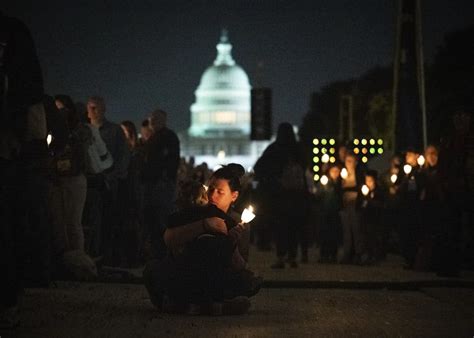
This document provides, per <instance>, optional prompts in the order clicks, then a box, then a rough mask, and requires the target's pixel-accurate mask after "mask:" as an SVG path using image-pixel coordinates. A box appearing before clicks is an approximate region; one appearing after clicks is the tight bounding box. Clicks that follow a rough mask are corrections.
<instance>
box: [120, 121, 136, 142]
mask: <svg viewBox="0 0 474 338" xmlns="http://www.w3.org/2000/svg"><path fill="white" fill-rule="evenodd" d="M120 124H121V125H122V126H124V127H125V129H127V131H128V135H130V138H131V139H132V140H135V141H136V140H137V138H138V134H137V128H136V127H135V124H134V123H133V122H132V121H129V120H126V121H122V123H120Z"/></svg>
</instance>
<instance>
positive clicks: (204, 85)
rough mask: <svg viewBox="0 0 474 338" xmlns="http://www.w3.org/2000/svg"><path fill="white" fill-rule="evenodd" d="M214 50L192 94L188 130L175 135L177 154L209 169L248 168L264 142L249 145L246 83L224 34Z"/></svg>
mask: <svg viewBox="0 0 474 338" xmlns="http://www.w3.org/2000/svg"><path fill="white" fill-rule="evenodd" d="M216 49H217V56H216V59H215V60H214V63H213V64H212V65H211V66H209V67H208V68H207V69H206V70H205V71H204V73H203V75H202V76H201V80H200V82H199V86H198V88H197V89H196V91H195V93H194V94H195V102H194V103H193V104H192V105H191V107H190V111H191V126H190V128H189V129H188V130H187V131H186V132H185V133H179V137H180V141H181V152H182V154H183V156H185V157H190V156H193V157H194V158H195V163H196V164H200V163H202V162H206V163H207V164H208V165H209V167H210V168H214V167H215V166H217V165H222V164H226V163H230V162H237V163H240V164H242V165H244V167H245V166H246V167H247V168H248V167H251V166H253V164H255V162H256V160H257V158H258V156H259V155H260V154H261V152H262V151H263V149H265V147H266V146H267V145H268V142H267V141H258V142H257V141H250V111H251V107H250V90H251V86H250V81H249V78H248V76H247V73H246V72H245V71H244V70H243V69H242V67H240V66H239V65H237V64H236V62H235V60H234V59H233V57H232V54H231V52H232V45H231V44H230V42H229V38H228V35H227V31H225V30H223V31H222V34H221V37H220V41H219V43H218V44H217V46H216Z"/></svg>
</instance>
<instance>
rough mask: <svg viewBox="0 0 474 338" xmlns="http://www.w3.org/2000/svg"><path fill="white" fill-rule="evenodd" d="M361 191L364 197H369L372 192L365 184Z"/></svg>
mask: <svg viewBox="0 0 474 338" xmlns="http://www.w3.org/2000/svg"><path fill="white" fill-rule="evenodd" d="M361 191H362V194H364V196H367V195H368V194H369V191H370V190H369V187H368V186H367V185H365V184H364V185H363V186H362V189H361Z"/></svg>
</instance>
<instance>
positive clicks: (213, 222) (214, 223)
mask: <svg viewBox="0 0 474 338" xmlns="http://www.w3.org/2000/svg"><path fill="white" fill-rule="evenodd" d="M204 233H222V234H227V227H226V225H225V222H224V220H223V219H222V218H219V217H210V218H203V219H200V220H198V221H195V222H191V223H188V224H185V225H182V226H178V227H174V228H168V229H166V230H165V233H164V235H163V238H164V241H165V244H166V246H167V247H168V248H169V249H171V251H173V252H174V251H176V250H179V249H180V248H182V247H184V246H185V245H186V244H188V243H189V242H191V241H192V240H194V239H195V238H196V237H198V236H200V235H202V234H204Z"/></svg>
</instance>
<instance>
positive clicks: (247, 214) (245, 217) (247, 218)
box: [240, 205, 255, 223]
mask: <svg viewBox="0 0 474 338" xmlns="http://www.w3.org/2000/svg"><path fill="white" fill-rule="evenodd" d="M254 218H255V214H254V213H253V207H252V206H251V205H249V207H248V208H245V209H244V211H243V212H242V216H241V218H240V219H241V220H242V223H249V222H251V221H252V220H253V219H254Z"/></svg>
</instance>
